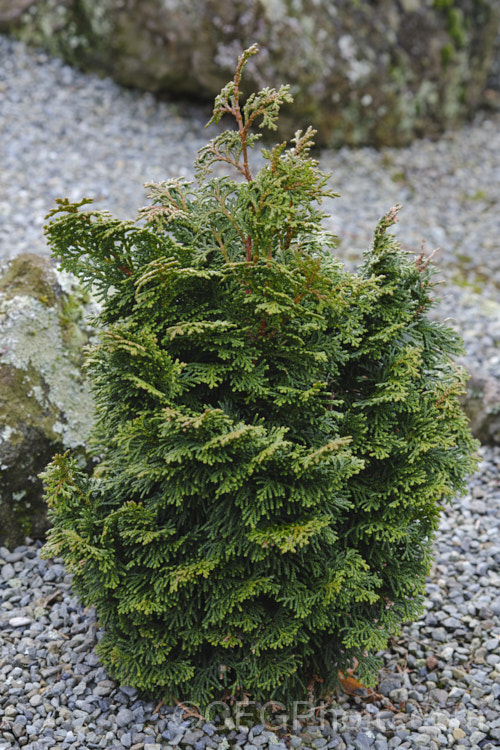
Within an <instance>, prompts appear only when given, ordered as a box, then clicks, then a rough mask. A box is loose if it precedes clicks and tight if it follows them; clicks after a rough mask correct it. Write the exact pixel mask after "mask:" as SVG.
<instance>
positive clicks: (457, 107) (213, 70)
mask: <svg viewBox="0 0 500 750" xmlns="http://www.w3.org/2000/svg"><path fill="white" fill-rule="evenodd" d="M499 20H500V3H499V2H498V0H385V1H384V2H383V3H382V2H373V0H168V1H166V0H129V2H127V3H124V2H122V0H102V2H98V3H96V2H94V0H65V2H59V1H58V0H0V31H1V30H2V29H3V30H4V31H5V30H7V31H11V32H13V33H15V34H16V35H17V36H18V37H20V38H22V39H24V40H26V41H28V42H31V43H35V44H37V45H39V46H43V47H45V48H46V49H48V50H49V51H50V52H52V53H53V54H56V55H60V56H62V57H63V58H64V59H66V60H67V61H69V62H71V63H73V64H76V65H78V66H80V67H81V68H83V69H87V70H89V69H90V70H94V71H99V72H101V73H104V74H109V75H111V76H113V77H114V78H115V79H116V80H117V81H118V82H120V83H122V84H125V85H129V86H135V87H139V88H143V89H147V90H150V91H153V92H155V93H158V94H162V93H167V94H169V95H181V96H187V97H190V98H193V97H194V98H196V99H203V98H210V99H211V98H212V97H213V96H214V95H215V94H217V93H218V91H219V90H220V88H221V86H222V85H223V84H224V83H225V82H226V80H227V75H228V72H230V71H231V70H232V63H233V60H234V57H235V54H236V53H237V52H239V51H241V49H243V48H244V47H248V46H249V45H250V44H252V43H254V42H256V43H258V44H259V46H260V47H261V48H262V52H263V53H262V54H261V55H259V57H258V59H257V60H256V61H252V64H249V66H248V78H247V80H248V87H249V90H253V89H254V87H256V86H257V87H260V86H262V85H277V84H281V83H283V81H287V82H290V83H291V84H292V93H293V94H294V96H295V105H294V111H293V117H290V118H289V120H288V122H287V118H286V115H285V117H284V118H283V127H282V130H283V134H284V135H289V133H290V131H291V130H295V129H296V128H297V126H298V125H300V124H301V122H304V123H307V124H308V125H309V124H312V125H313V126H314V127H315V128H317V130H318V137H317V139H316V140H317V142H318V143H320V144H323V145H324V144H328V145H333V146H337V145H340V144H349V145H358V144H363V143H373V144H375V145H385V144H392V145H403V144H405V143H408V142H409V141H410V140H411V139H412V138H414V137H415V136H419V135H424V134H430V135H433V134H437V133H439V132H441V131H442V130H443V129H445V128H449V127H454V126H457V125H459V124H460V123H461V122H463V120H464V119H465V118H466V117H467V116H468V115H470V114H471V113H473V112H474V111H475V109H476V108H477V105H478V103H479V102H481V101H482V97H483V95H484V91H485V85H486V79H487V76H488V72H489V70H490V69H491V65H492V57H493V50H494V44H495V38H496V36H497V32H498V27H499Z"/></svg>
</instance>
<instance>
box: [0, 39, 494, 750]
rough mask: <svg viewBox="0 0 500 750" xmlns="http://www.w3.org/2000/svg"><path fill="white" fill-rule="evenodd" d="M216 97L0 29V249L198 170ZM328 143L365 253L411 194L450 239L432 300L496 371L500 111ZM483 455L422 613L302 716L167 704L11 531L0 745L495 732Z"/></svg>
mask: <svg viewBox="0 0 500 750" xmlns="http://www.w3.org/2000/svg"><path fill="white" fill-rule="evenodd" d="M208 116H209V112H208V111H207V110H204V109H203V108H199V107H198V108H196V107H190V108H189V111H187V110H186V109H185V108H181V107H180V106H178V105H174V104H171V103H165V102H156V101H155V100H154V99H153V98H152V97H151V96H149V95H148V94H143V93H139V92H135V91H125V90H123V89H120V88H119V87H117V86H116V85H115V84H113V83H112V82H111V81H109V80H101V79H99V78H96V77H93V76H88V75H82V74H81V73H78V72H76V71H74V70H72V69H71V68H68V67H67V66H65V65H63V64H62V63H60V62H59V61H55V60H51V59H49V58H48V57H47V56H46V55H44V54H41V53H37V52H33V51H28V50H26V48H25V47H24V46H23V45H21V44H19V43H14V42H12V41H10V40H8V39H6V38H4V37H1V36H0V165H1V166H0V170H1V171H0V175H1V180H0V221H1V224H0V226H1V229H0V261H1V260H5V259H8V258H11V257H14V256H15V255H17V254H18V253H20V252H26V251H31V252H41V253H47V252H48V250H47V247H46V245H45V242H44V238H43V232H42V227H43V223H44V216H45V214H46V213H47V211H48V210H50V208H52V207H53V205H54V200H55V198H57V197H63V196H68V197H69V198H71V199H78V198H81V197H82V196H84V195H85V196H88V197H92V198H94V199H95V201H96V204H97V205H98V206H99V207H102V208H106V209H108V210H110V211H111V212H112V213H113V214H115V215H117V216H119V217H122V218H130V217H132V216H134V215H135V214H136V211H137V209H138V207H140V206H141V205H143V204H144V203H145V202H146V200H145V193H144V191H143V188H142V184H143V183H144V182H145V181H148V180H160V179H165V178H168V177H172V176H179V175H184V176H188V177H189V176H190V174H191V165H192V162H193V158H194V155H195V152H196V151H197V149H198V148H200V146H202V145H203V144H204V143H205V142H206V140H207V132H206V131H205V130H204V127H203V125H204V122H205V121H206V120H207V119H208ZM319 158H320V161H321V165H322V167H323V168H324V169H325V170H326V171H331V172H332V173H333V178H332V186H333V188H334V189H335V190H337V191H338V192H339V193H341V195H342V197H341V198H338V199H336V200H335V201H333V202H331V203H330V202H328V204H327V205H326V207H325V209H326V211H327V212H329V213H331V215H332V216H331V218H330V219H328V221H327V224H328V226H329V227H330V228H331V229H333V231H335V232H336V234H337V235H338V236H339V250H338V252H339V254H340V255H341V256H342V257H343V258H344V259H345V261H346V262H347V263H348V264H350V265H351V264H354V263H356V262H357V260H358V259H359V258H360V256H361V254H362V251H363V249H364V248H366V247H367V246H368V245H369V243H370V237H371V233H372V231H373V228H374V226H375V224H376V222H377V220H378V219H379V218H380V216H381V215H382V214H384V213H385V212H386V211H387V210H388V209H389V208H390V207H391V206H392V205H394V204H395V203H402V204H403V207H404V208H403V210H402V212H401V219H400V223H399V224H398V226H397V233H398V237H399V238H400V240H401V242H402V244H403V245H404V246H405V247H407V248H408V249H411V250H414V251H416V252H419V251H420V247H421V243H422V241H425V243H426V249H428V250H429V251H430V250H432V249H434V247H436V246H439V247H440V252H439V253H438V255H437V262H438V265H439V269H440V270H439V277H438V278H440V279H441V280H442V282H443V283H442V286H441V290H440V293H441V297H442V301H441V303H440V305H439V307H438V308H437V309H436V312H435V314H436V315H439V316H441V317H443V316H446V317H450V318H452V319H453V321H454V322H453V324H454V325H456V327H457V328H458V329H459V330H460V331H461V333H462V335H463V336H464V339H465V344H466V363H467V365H468V366H469V367H471V369H479V370H480V371H481V373H482V374H486V373H489V374H493V375H495V376H497V377H500V351H499V346H498V345H499V342H500V299H499V298H500V292H499V289H500V212H499V210H498V209H499V206H498V204H499V201H500V116H499V115H491V114H490V115H485V114H481V113H480V114H478V116H477V118H476V120H475V121H474V123H473V124H471V125H470V126H468V127H466V128H463V129H462V130H460V131H458V132H456V133H452V134H448V135H446V136H445V137H443V138H442V139H440V140H438V141H435V142H430V141H427V140H423V141H419V142H417V143H415V144H414V145H412V146H411V147H409V148H405V149H400V150H396V149H383V150H382V151H380V152H376V151H374V150H373V149H369V148H365V149H360V150H357V151H351V150H348V149H342V150H340V151H338V152H333V151H324V152H322V153H321V154H320V157H319ZM481 459H482V460H481V464H480V468H479V471H478V473H477V474H476V475H475V476H474V477H472V478H471V480H470V483H469V491H468V493H467V495H466V496H465V497H464V498H462V499H460V500H457V501H456V502H455V504H454V506H453V507H451V508H447V509H446V510H445V512H444V513H443V517H442V522H441V527H440V531H439V533H438V535H437V537H436V543H435V549H436V561H435V565H434V568H433V571H432V573H431V576H430V578H429V583H428V597H427V602H426V611H425V614H424V615H423V616H422V618H421V619H420V620H419V621H418V622H417V623H414V624H412V625H411V626H408V627H406V628H405V629H404V631H403V633H402V635H401V637H400V638H399V639H397V640H395V641H394V642H393V643H392V644H390V647H389V648H388V650H387V651H385V652H384V654H383V659H384V667H385V668H384V670H383V672H382V673H381V675H380V684H379V687H378V692H377V693H375V694H369V695H352V696H348V695H339V696H338V700H337V702H336V703H335V704H333V707H331V708H329V709H328V710H327V711H325V712H324V715H323V716H322V715H321V712H320V715H319V723H318V722H316V725H315V724H314V723H311V722H309V724H308V725H307V726H305V727H303V728H302V730H301V729H300V728H299V726H298V725H297V727H296V729H295V731H294V732H292V733H291V734H290V733H283V732H282V731H281V729H280V728H279V727H277V726H275V727H274V729H273V728H271V726H270V725H269V724H268V723H266V721H263V722H260V723H259V724H255V723H253V725H252V726H251V727H250V729H249V728H248V727H246V728H245V727H244V726H243V725H242V724H241V725H239V726H236V727H233V726H232V724H231V720H228V721H227V722H226V723H224V721H223V717H221V720H220V721H217V720H216V719H215V717H214V716H212V717H211V720H210V721H208V722H207V723H204V722H203V721H199V720H196V719H194V718H191V719H187V718H185V717H184V718H183V715H182V713H181V712H180V711H179V710H178V709H177V710H174V708H173V707H165V706H162V707H161V708H160V709H159V710H158V712H157V713H155V712H154V711H155V703H148V702H145V701H143V700H140V699H138V697H137V695H136V694H135V692H134V690H132V689H129V688H127V687H121V688H119V687H118V685H117V684H116V683H115V682H114V681H112V680H110V679H109V677H108V675H107V674H106V672H105V670H104V669H102V668H101V667H100V666H99V663H98V660H97V658H96V656H95V654H94V652H93V647H94V645H95V643H96V642H97V641H98V639H99V630H98V626H97V624H96V622H95V619H94V617H93V614H92V611H90V612H88V613H84V612H83V611H82V608H81V606H80V605H79V603H78V600H77V599H76V598H75V597H74V596H73V595H72V593H71V579H70V577H69V576H68V575H66V573H65V570H64V568H63V566H62V564H61V563H60V562H58V561H53V562H50V563H49V562H46V561H42V560H40V558H39V544H38V543H33V542H28V543H27V544H26V546H24V547H21V548H18V549H17V550H14V551H12V552H9V551H7V550H5V549H0V592H1V596H2V599H3V603H2V612H1V614H0V644H1V649H2V650H1V657H0V673H1V674H2V677H3V680H2V684H1V685H0V750H7V748H18V747H25V748H27V750H47V749H50V750H57V749H58V748H59V749H60V750H66V749H67V748H68V749H69V748H72V749H73V750H85V748H88V749H89V750H90V749H91V748H106V749H108V748H109V749H111V750H115V749H116V750H118V748H133V750H140V749H141V748H142V747H145V748H146V750H160V748H162V749H168V748H171V747H176V746H178V745H179V744H180V745H181V747H182V746H183V745H184V746H185V747H186V748H189V747H193V748H195V750H202V748H205V747H219V748H229V747H233V748H236V749H237V748H243V749H244V750H256V748H260V747H263V748H264V749H265V748H270V750H278V748H285V747H302V748H323V747H325V748H338V749H339V750H342V749H344V750H345V749H347V750H364V749H365V748H370V747H373V748H375V749H376V750H384V749H385V748H396V747H400V748H402V749H403V748H419V747H420V748H430V749H431V750H436V749H437V748H451V747H453V748H456V750H464V748H482V749H484V750H491V748H500V708H499V706H500V573H499V570H500V541H499V540H500V528H499V526H500V520H499V519H500V485H499V478H498V477H499V468H500V450H499V449H490V448H482V449H481ZM303 708H304V707H302V709H303ZM263 718H264V719H266V720H268V719H269V718H270V715H269V714H266V715H265V716H263ZM292 719H293V716H292V717H291V719H290V721H289V723H288V727H289V728H290V722H291V720H292ZM292 728H293V727H292Z"/></svg>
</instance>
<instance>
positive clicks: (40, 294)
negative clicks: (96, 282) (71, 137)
mask: <svg viewBox="0 0 500 750" xmlns="http://www.w3.org/2000/svg"><path fill="white" fill-rule="evenodd" d="M92 308H93V304H92V303H91V302H90V300H89V298H88V296H86V295H85V294H84V293H83V292H82V291H81V289H80V288H79V286H78V284H77V283H76V281H75V280H74V279H73V277H71V276H70V275H69V274H67V273H65V272H60V271H58V270H57V269H56V268H55V267H54V266H53V265H52V264H51V262H50V260H48V259H47V258H44V257H42V256H38V255H32V254H24V255H19V256H18V257H17V258H16V259H14V260H12V261H11V262H10V263H9V264H8V266H7V267H6V268H4V269H3V272H2V274H1V275H0V355H1V356H0V543H1V544H4V545H6V546H7V547H13V546H15V545H16V544H19V543H21V542H22V540H23V539H24V537H25V536H32V537H38V536H41V535H43V533H44V532H45V531H46V529H47V518H46V506H45V503H44V501H43V500H42V485H41V481H40V479H39V478H38V474H39V472H40V471H41V470H42V469H43V468H44V467H45V465H46V463H47V461H48V460H50V458H51V457H52V456H53V455H54V453H56V452H61V451H63V450H66V449H70V450H72V451H74V452H75V454H76V455H77V456H80V457H81V460H82V461H83V462H85V461H86V456H85V444H86V439H87V436H88V433H89V430H90V427H91V425H92V421H93V401H92V397H91V395H90V392H89V389H88V386H87V383H86V380H85V377H84V375H83V374H82V370H81V365H82V347H83V346H84V345H85V344H87V343H88V342H89V339H90V337H91V336H92V334H93V329H92V328H91V327H90V326H89V325H88V324H87V323H86V322H85V319H86V317H87V315H89V314H91V312H92Z"/></svg>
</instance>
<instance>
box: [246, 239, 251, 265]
mask: <svg viewBox="0 0 500 750" xmlns="http://www.w3.org/2000/svg"><path fill="white" fill-rule="evenodd" d="M245 250H246V254H247V263H251V262H252V238H251V237H247V239H246V242H245Z"/></svg>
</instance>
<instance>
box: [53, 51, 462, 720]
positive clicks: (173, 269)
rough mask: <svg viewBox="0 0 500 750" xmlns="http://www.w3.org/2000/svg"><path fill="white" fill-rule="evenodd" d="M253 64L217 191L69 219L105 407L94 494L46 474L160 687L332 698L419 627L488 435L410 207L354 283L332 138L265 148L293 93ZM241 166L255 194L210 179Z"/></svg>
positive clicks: (67, 534) (76, 479) (164, 191)
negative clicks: (257, 150)
mask: <svg viewBox="0 0 500 750" xmlns="http://www.w3.org/2000/svg"><path fill="white" fill-rule="evenodd" d="M256 51H257V48H256V47H255V46H254V47H251V48H250V49H248V50H246V52H244V53H243V54H242V56H241V57H240V59H239V62H238V66H237V69H236V74H235V77H234V80H233V81H231V82H230V83H229V84H228V85H227V86H226V87H225V88H224V89H223V90H222V91H221V93H220V94H219V96H218V97H217V99H216V101H215V109H214V114H213V118H212V119H213V121H214V122H215V123H218V122H219V121H220V119H221V118H222V117H223V116H224V115H230V116H231V117H232V118H234V121H235V123H236V128H235V129H229V130H226V131H224V132H222V133H220V134H219V135H217V136H216V137H215V138H214V139H213V140H211V141H210V143H208V145H207V146H205V147H204V148H203V149H201V151H200V153H199V155H198V159H197V163H196V166H197V171H198V176H199V183H198V184H196V185H194V184H191V183H189V182H187V181H184V180H170V181H167V182H163V183H161V184H156V185H150V186H149V188H150V191H151V194H150V195H151V198H152V204H151V205H150V206H149V207H147V208H145V209H144V210H142V212H141V219H142V221H140V222H126V221H119V220H117V219H114V218H112V217H111V216H110V215H109V214H108V213H105V212H100V211H95V210H93V209H92V210H89V209H88V207H87V208H86V210H83V211H81V210H80V208H81V207H82V206H83V205H84V204H85V203H88V201H86V200H83V201H81V202H80V203H70V202H68V201H67V200H61V201H59V205H58V207H57V208H56V209H54V210H53V211H52V212H51V214H49V216H51V222H50V223H49V224H48V225H47V228H46V232H47V237H48V240H49V242H50V244H51V246H52V249H53V253H54V255H55V256H57V257H60V258H61V263H62V266H63V268H65V269H67V270H69V271H72V272H73V273H75V274H76V275H77V276H78V277H79V278H80V279H81V280H82V282H83V283H84V284H85V285H87V286H89V287H90V286H91V287H92V288H93V289H94V291H97V293H98V294H99V295H100V297H101V300H102V303H103V307H102V312H101V314H100V316H99V321H98V322H99V325H100V327H101V330H102V333H101V335H100V341H99V343H98V344H97V345H96V346H94V347H93V348H92V349H91V350H90V353H89V355H88V369H89V373H90V377H91V381H92V384H93V391H94V395H95V400H96V408H97V424H96V427H95V431H94V451H95V455H96V456H97V457H98V458H99V463H98V465H97V466H96V468H95V470H94V473H93V475H92V476H90V477H89V476H87V475H86V474H85V473H84V472H82V471H81V470H80V469H79V468H78V467H77V465H76V463H75V461H73V460H72V458H71V457H70V456H68V455H65V456H56V457H55V458H54V460H53V462H52V463H51V464H50V466H49V467H48V468H47V470H46V473H45V482H46V497H47V501H48V504H49V507H50V514H51V519H52V524H53V527H52V529H51V531H50V533H49V537H48V542H47V544H46V546H45V549H44V555H45V556H47V557H48V556H52V555H57V556H59V557H62V558H63V559H64V561H65V563H66V565H67V566H68V568H69V570H71V571H72V572H73V574H74V588H75V590H76V591H77V592H78V593H79V595H80V596H81V598H82V600H83V602H84V603H85V604H87V605H95V608H96V612H97V616H98V619H99V622H100V624H101V625H102V627H103V628H104V631H105V633H104V637H103V638H102V640H101V641H100V643H99V646H98V652H99V654H100V657H101V659H102V662H103V664H105V665H106V667H107V668H108V669H109V672H110V674H111V675H113V676H114V677H115V678H116V679H118V680H119V681H120V682H121V683H125V684H128V685H133V686H135V687H137V688H138V689H139V690H140V691H142V692H143V693H149V694H153V693H154V694H155V695H156V696H158V697H161V698H164V699H165V700H169V699H174V698H175V699H177V700H179V699H180V700H182V699H184V700H190V701H194V702H196V703H197V704H198V705H200V706H205V705H206V704H207V703H208V702H209V701H210V700H212V699H214V698H221V697H224V696H225V697H226V698H227V697H228V696H234V697H235V698H238V697H241V696H242V695H247V696H250V697H251V698H252V699H253V700H257V701H259V700H268V699H270V698H272V699H274V700H283V701H285V702H287V701H291V700H299V699H301V698H303V697H307V696H310V697H311V698H315V697H318V696H321V695H323V696H326V695H328V694H329V693H330V692H331V690H332V689H333V688H334V687H335V685H336V683H337V679H338V673H339V670H342V671H345V670H346V669H347V668H349V667H350V666H351V665H352V664H353V663H357V664H358V666H357V675H358V676H359V677H360V679H364V680H365V681H367V682H369V681H370V680H372V679H373V678H374V676H375V675H376V670H377V665H378V662H377V660H376V658H375V656H374V654H375V653H376V652H377V651H379V650H380V649H383V648H384V647H385V646H386V643H387V639H388V637H389V636H390V635H391V634H394V633H396V632H397V631H398V628H399V627H400V624H401V623H402V622H403V621H409V620H412V619H413V618H415V617H416V616H417V615H418V614H419V612H420V611H421V604H422V594H423V591H424V581H425V577H426V574H427V572H428V570H429V565H430V562H431V543H432V538H433V533H434V531H435V529H436V526H437V523H438V518H439V513H440V509H441V507H442V505H443V503H444V502H446V501H451V500H452V499H453V497H454V496H455V495H456V493H457V492H459V491H461V490H462V489H463V487H464V482H465V477H466V476H467V474H468V472H470V470H471V468H472V467H473V463H474V462H473V458H472V451H473V448H474V441H473V440H472V439H471V436H470V434H469V431H468V429H467V425H466V420H465V417H464V416H463V414H462V412H461V410H460V408H459V403H458V395H459V394H460V392H461V390H462V386H463V380H464V378H463V374H462V372H461V371H460V370H459V369H458V368H457V367H456V366H455V364H454V363H453V360H452V356H453V355H454V354H456V353H458V352H459V351H460V349H461V344H460V341H459V338H458V337H457V335H456V334H455V333H454V332H453V331H452V330H451V329H450V328H448V327H446V326H445V325H443V324H442V323H440V322H436V321H435V320H430V319H429V318H428V317H427V311H428V310H429V307H430V306H431V305H432V286H433V284H432V280H431V275H430V272H429V268H428V263H427V260H426V259H424V258H423V257H419V258H418V259H417V260H415V256H412V255H410V254H408V253H406V252H403V251H402V250H401V249H400V247H399V245H398V244H397V242H396V240H395V238H394V236H393V235H392V234H391V233H390V232H389V229H390V227H391V225H392V224H393V223H394V222H395V220H396V210H392V211H390V212H389V213H388V214H387V215H386V216H385V217H384V218H383V219H382V220H381V221H380V223H379V224H378V226H377V228H376V230H375V234H374V240H373V246H372V247H371V249H370V250H369V252H367V254H366V257H365V261H364V263H363V265H362V266H361V267H360V268H359V269H358V271H357V273H350V272H347V271H346V270H344V268H343V266H342V264H341V263H340V262H339V261H338V260H337V259H336V258H335V257H334V255H333V253H332V248H333V247H334V245H335V241H334V237H333V236H331V235H329V234H328V233H326V232H325V231H324V229H323V227H322V223H321V222H322V218H323V214H322V213H321V211H320V210H319V208H318V205H319V203H320V202H321V199H322V198H323V197H324V196H326V195H333V194H332V193H331V192H330V191H329V190H328V187H327V177H326V176H325V175H324V174H323V173H322V172H321V171H319V170H318V165H317V162H316V161H315V160H314V159H313V158H312V157H311V154H310V148H311V145H312V138H313V135H314V131H312V130H311V129H308V130H307V131H306V132H305V133H301V132H298V133H297V134H296V136H295V138H294V139H293V141H292V145H291V146H288V145H287V144H286V143H280V144H278V145H276V146H275V147H274V148H272V149H271V150H265V149H264V150H263V154H264V157H265V160H266V162H265V166H264V167H263V168H262V169H261V170H260V171H259V172H258V173H257V174H255V175H253V174H252V173H251V170H250V164H249V151H250V149H252V148H253V147H254V146H255V144H256V142H257V140H258V138H259V133H256V132H255V131H254V126H256V125H259V126H260V127H262V126H264V127H267V128H270V129H273V128H274V127H275V124H276V119H277V117H278V112H279V108H280V106H281V105H282V104H283V103H284V102H290V101H291V96H290V94H289V90H288V87H286V86H284V87H282V88H280V89H279V90H277V91H276V90H274V89H270V88H268V89H264V90H262V91H261V92H259V93H258V94H254V95H252V96H250V98H249V99H248V100H247V101H246V103H245V104H244V106H242V105H241V103H240V80H241V75H242V73H243V70H244V68H245V65H246V63H247V61H248V59H249V58H250V57H251V55H253V54H255V53H256ZM221 163H223V164H224V163H225V164H226V165H229V167H232V168H233V172H234V175H235V179H232V178H231V177H229V176H227V175H226V176H215V177H214V176H213V175H212V176H210V173H211V170H212V168H213V167H214V166H217V167H218V166H219V165H220V164H221Z"/></svg>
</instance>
